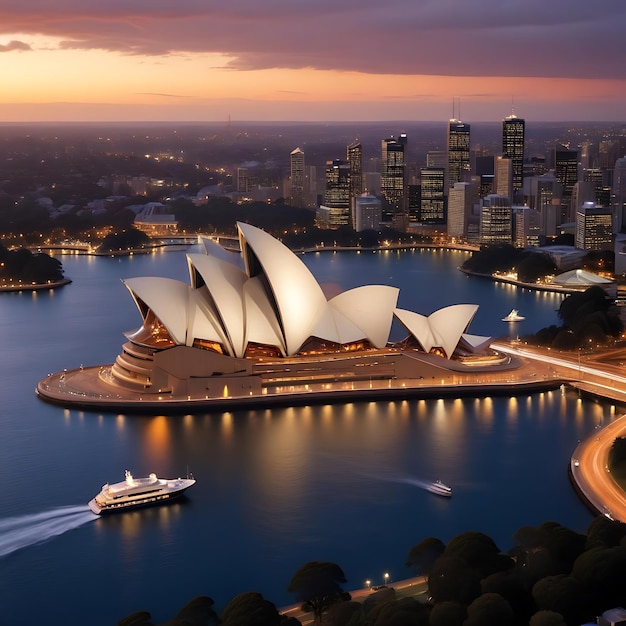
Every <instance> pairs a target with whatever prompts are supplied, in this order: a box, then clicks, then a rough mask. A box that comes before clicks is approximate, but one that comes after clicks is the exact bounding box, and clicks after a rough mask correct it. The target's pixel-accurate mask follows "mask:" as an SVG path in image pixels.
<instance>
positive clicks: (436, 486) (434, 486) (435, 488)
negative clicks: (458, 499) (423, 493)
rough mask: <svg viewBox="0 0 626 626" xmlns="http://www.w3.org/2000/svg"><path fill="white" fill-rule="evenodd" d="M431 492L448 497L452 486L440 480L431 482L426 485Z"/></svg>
mask: <svg viewBox="0 0 626 626" xmlns="http://www.w3.org/2000/svg"><path fill="white" fill-rule="evenodd" d="M426 489H428V491H430V492H431V493H436V494H437V495H438V496H446V497H448V498H449V497H450V496H451V495H452V488H451V487H448V485H444V484H443V483H442V482H441V481H440V480H436V481H435V482H432V483H430V484H429V485H428V487H426Z"/></svg>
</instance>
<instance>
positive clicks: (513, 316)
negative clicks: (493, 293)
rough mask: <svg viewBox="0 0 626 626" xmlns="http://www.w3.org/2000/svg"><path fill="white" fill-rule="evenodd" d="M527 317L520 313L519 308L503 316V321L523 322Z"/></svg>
mask: <svg viewBox="0 0 626 626" xmlns="http://www.w3.org/2000/svg"><path fill="white" fill-rule="evenodd" d="M525 319H526V318H525V317H524V316H523V315H520V314H519V311H518V310H517V309H511V312H510V313H509V314H508V315H507V316H506V317H503V318H502V321H503V322H521V321H522V320H525Z"/></svg>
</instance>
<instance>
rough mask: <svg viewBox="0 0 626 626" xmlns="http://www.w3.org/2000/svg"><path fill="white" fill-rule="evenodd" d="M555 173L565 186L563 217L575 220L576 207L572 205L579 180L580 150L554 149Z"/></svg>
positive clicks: (567, 219) (565, 219) (564, 219)
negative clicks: (575, 186) (573, 193)
mask: <svg viewBox="0 0 626 626" xmlns="http://www.w3.org/2000/svg"><path fill="white" fill-rule="evenodd" d="M554 175H555V176H556V179H557V180H558V181H559V183H561V186H562V187H563V206H562V208H561V219H562V220H563V221H564V222H566V221H573V220H574V211H575V208H576V207H573V206H571V199H572V192H573V191H574V185H575V184H576V183H577V182H578V151H577V150H568V149H567V148H565V147H561V148H556V149H555V151H554Z"/></svg>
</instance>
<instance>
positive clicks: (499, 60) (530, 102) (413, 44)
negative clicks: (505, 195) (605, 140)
mask: <svg viewBox="0 0 626 626" xmlns="http://www.w3.org/2000/svg"><path fill="white" fill-rule="evenodd" d="M0 16H1V19H0V60H1V62H2V66H3V76H4V81H3V86H4V89H3V93H2V95H1V96H0V119H2V120H3V121H5V122H28V121H220V120H228V119H232V120H259V121H344V120H350V121H373V120H383V121H384V120H409V119H415V120H424V121H436V120H442V119H448V118H450V117H454V116H455V115H454V113H453V110H452V109H453V104H452V103H453V102H454V100H455V99H456V101H457V102H459V103H460V104H459V108H460V110H459V111H457V113H456V115H457V116H458V117H459V118H460V119H463V120H466V121H468V122H472V121H474V122H479V121H490V120H498V119H503V118H504V117H505V116H506V115H508V114H509V113H510V112H511V110H512V108H513V107H514V108H515V112H516V113H518V114H519V115H520V116H522V117H524V118H526V120H533V121H583V120H589V121H619V120H620V119H621V118H622V117H623V102H624V100H625V99H626V69H625V68H624V66H623V63H622V62H621V49H620V42H621V37H620V33H621V31H622V30H623V28H624V26H625V25H626V6H624V5H623V3H621V2H620V0H603V1H602V2H600V3H596V4H595V5H591V4H590V3H585V2H582V0H576V1H571V0H570V1H567V2H566V0H556V1H555V2H552V3H550V4H549V5H545V3H540V2H539V1H538V0H532V1H526V2H521V1H519V0H515V1H513V2H509V3H507V4H506V5H502V3H497V2H495V1H494V0H481V1H480V3H472V4H471V5H468V4H467V3H462V2H460V0H446V1H445V2H438V3H436V4H434V3H433V4H430V3H423V2H422V3H419V4H418V3H406V2H404V1H403V0H393V2H390V3H387V4H386V5H385V6H384V7H382V6H380V4H379V3H373V2H366V3H363V2H359V3H358V5H357V4H356V3H354V4H352V3H342V5H341V6H338V5H336V3H330V2H327V1H326V0H324V1H322V2H318V3H316V4H315V6H314V7H313V6H312V5H307V4H306V3H301V4H297V3H296V4H294V3H289V4H287V3H283V2H279V1H278V0H275V1H273V2H270V3H264V4H263V5H262V6H261V5H258V4H254V3H250V2H249V0H236V1H235V2H232V3H230V4H229V5H228V7H226V6H221V5H217V4H213V3H210V2H209V3H206V2H205V3H198V2H195V1H194V0H184V1H182V2H180V3H177V4H176V7H175V9H172V8H171V7H170V5H168V4H166V3H163V2H160V1H157V2H151V3H144V2H134V3H133V4H132V7H131V6H130V5H126V4H124V3H113V4H111V3H109V4H107V5H106V6H104V5H98V4H96V3H90V2H84V1H81V2H79V1H78V0H64V1H63V2H61V3H60V4H56V5H55V6H54V8H51V7H50V6H49V5H46V4H45V3H43V2H41V0H34V1H31V2H29V3H28V5H27V6H26V5H8V3H6V2H0ZM365 33H367V38H364V37H365V35H364V34H365ZM329 42H332V45H329ZM599 60H601V61H599Z"/></svg>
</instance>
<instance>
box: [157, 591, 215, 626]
mask: <svg viewBox="0 0 626 626" xmlns="http://www.w3.org/2000/svg"><path fill="white" fill-rule="evenodd" d="M213 604H215V603H214V601H213V599H212V598H209V597H208V596H198V597H197V598H194V599H193V600H192V601H191V602H188V603H187V604H185V606H184V607H183V608H182V609H181V610H180V611H178V613H176V617H175V618H174V619H173V620H170V621H169V622H166V623H165V624H163V626H217V624H219V623H220V621H219V618H218V617H217V613H216V612H215V611H214V610H213Z"/></svg>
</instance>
